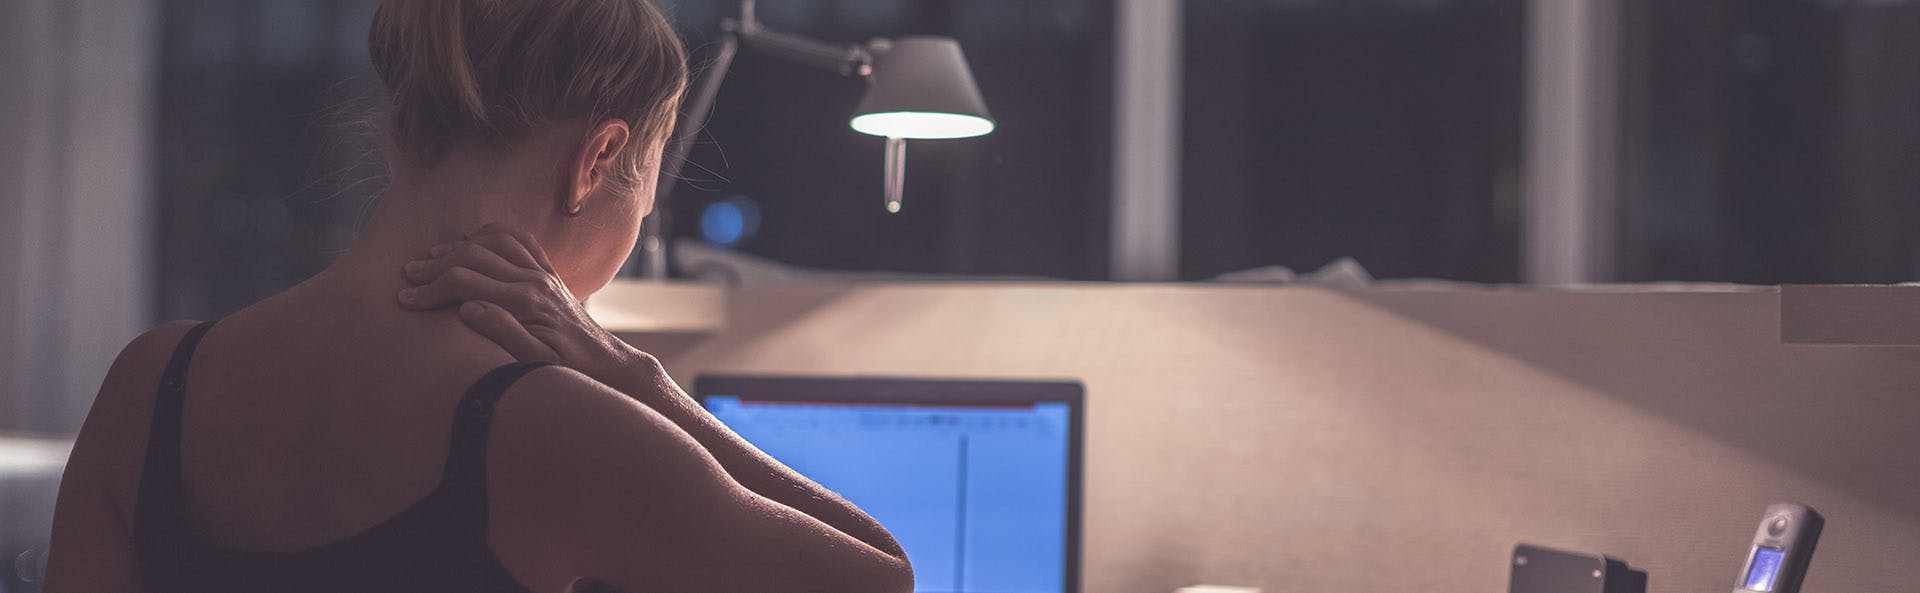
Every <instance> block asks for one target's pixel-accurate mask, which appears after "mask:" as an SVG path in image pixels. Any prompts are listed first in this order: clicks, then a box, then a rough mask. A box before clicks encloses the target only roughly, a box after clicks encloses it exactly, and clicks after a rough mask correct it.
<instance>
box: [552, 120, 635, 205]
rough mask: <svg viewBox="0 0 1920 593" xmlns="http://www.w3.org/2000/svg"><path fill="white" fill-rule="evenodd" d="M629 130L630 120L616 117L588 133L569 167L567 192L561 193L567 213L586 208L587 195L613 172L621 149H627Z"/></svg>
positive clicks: (602, 183) (598, 187)
mask: <svg viewBox="0 0 1920 593" xmlns="http://www.w3.org/2000/svg"><path fill="white" fill-rule="evenodd" d="M630 133H631V130H629V129H628V128H627V122H624V121H620V120H617V119H613V120H607V121H606V122H604V123H601V124H600V125H599V126H596V127H595V128H593V130H592V133H590V134H587V137H586V139H585V140H584V141H582V142H581V144H580V150H579V152H577V153H576V154H575V156H574V159H573V163H572V166H570V167H568V168H567V173H568V175H567V179H568V183H567V192H566V194H565V195H564V196H561V198H562V199H563V200H564V201H565V203H563V204H561V205H560V207H561V208H562V209H563V210H564V211H565V212H566V213H567V214H579V213H580V211H581V209H583V208H585V207H586V203H587V197H588V196H591V195H593V192H594V191H596V190H599V189H600V187H601V186H602V185H604V184H605V183H606V182H607V176H609V175H612V174H613V171H614V167H616V166H617V160H618V158H619V156H620V151H622V150H626V148H627V138H628V136H629V134H630Z"/></svg>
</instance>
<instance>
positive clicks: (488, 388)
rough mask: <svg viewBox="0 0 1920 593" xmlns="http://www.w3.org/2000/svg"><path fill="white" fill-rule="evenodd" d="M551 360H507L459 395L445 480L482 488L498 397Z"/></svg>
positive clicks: (484, 482) (547, 364)
mask: <svg viewBox="0 0 1920 593" xmlns="http://www.w3.org/2000/svg"><path fill="white" fill-rule="evenodd" d="M552 364H553V363H550V362H542V361H523V362H510V363H507V364H503V365H500V366H498V367H494V369H493V370H491V371H487V374H485V375H481V376H480V379H479V380H478V381H474V382H473V386H472V387H469V388H467V393H466V395H464V396H461V398H460V407H459V409H458V410H456V411H455V412H454V415H453V440H452V442H451V443H449V445H448V447H447V468H446V474H445V481H446V482H448V483H450V484H458V485H460V486H463V487H468V488H482V489H483V488H484V487H485V486H486V483H487V480H486V477H487V427H488V426H489V425H491V423H492V421H493V408H494V406H495V405H496V404H498V403H499V402H500V396H501V395H504V394H505V393H506V392H507V388H508V387H511V386H513V384H514V382H516V381H519V380H520V378H521V377H524V376H526V375H527V373H530V372H533V371H534V370H535V369H538V368H540V367H544V366H549V365H552Z"/></svg>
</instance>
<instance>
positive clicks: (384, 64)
mask: <svg viewBox="0 0 1920 593" xmlns="http://www.w3.org/2000/svg"><path fill="white" fill-rule="evenodd" d="M369 49H370V54H371V55H372V58H373V67H374V70H375V71H376V72H378V73H379V75H380V80H381V82H383V83H385V84H386V87H387V90H388V92H389V93H390V95H391V97H392V105H391V114H390V126H389V134H390V137H391V140H392V144H393V145H394V149H395V150H397V151H398V152H399V153H400V154H401V155H402V156H403V157H405V158H406V159H408V160H409V162H412V163H416V164H422V165H431V164H432V163H433V162H435V161H436V160H438V159H439V158H440V157H441V156H443V155H444V154H446V152H447V151H448V150H449V149H450V148H453V147H455V146H463V145H478V146H498V145H504V144H507V143H511V142H513V141H514V140H516V139H518V138H520V137H521V136H522V135H523V134H524V133H526V132H527V131H528V130H531V129H533V128H534V127H536V126H539V125H541V124H546V123H554V122H563V121H574V120H587V121H589V122H591V123H595V124H597V123H599V122H603V121H606V120H610V119H619V120H623V121H625V122H627V125H629V126H631V127H632V129H633V141H629V142H628V143H627V147H626V149H625V150H622V151H621V157H620V163H621V166H620V167H619V170H618V171H617V172H616V176H617V181H619V182H623V183H633V182H635V181H638V179H639V174H640V173H641V171H642V170H643V168H644V167H645V166H647V165H648V163H646V162H645V159H647V158H648V157H649V156H650V155H649V154H647V153H649V152H650V151H649V150H646V149H645V147H650V146H653V143H655V142H660V141H664V140H665V139H666V138H667V136H668V135H670V134H672V133H673V124H674V118H675V114H676V112H677V111H678V109H679V103H680V95H681V92H682V91H683V90H684V89H685V87H686V80H687V59H686V50H685V49H684V48H682V47H681V44H680V38H679V37H678V36H677V35H675V33H674V31H673V27H672V25H671V24H669V23H668V22H667V19H666V17H665V15H662V14H661V13H660V11H659V9H657V8H655V7H654V6H653V4H652V3H651V2H650V1H649V0H384V1H383V2H382V3H381V4H380V8H379V10H378V11H377V12H375V13H374V17H373V29H372V32H371V34H370V35H369Z"/></svg>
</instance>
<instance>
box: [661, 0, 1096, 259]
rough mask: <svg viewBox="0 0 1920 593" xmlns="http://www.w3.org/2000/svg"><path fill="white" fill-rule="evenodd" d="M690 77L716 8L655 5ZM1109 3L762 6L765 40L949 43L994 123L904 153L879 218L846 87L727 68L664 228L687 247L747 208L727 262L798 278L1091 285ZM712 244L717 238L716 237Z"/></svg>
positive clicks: (917, 1) (751, 63) (894, 0)
mask: <svg viewBox="0 0 1920 593" xmlns="http://www.w3.org/2000/svg"><path fill="white" fill-rule="evenodd" d="M667 4H668V5H669V8H670V11H671V12H672V14H673V16H674V19H675V20H676V22H677V24H678V26H679V27H680V28H681V31H682V34H683V36H684V37H685V38H686V39H687V40H688V43H689V47H692V48H694V49H695V53H694V56H695V60H696V64H698V63H700V60H701V59H704V58H709V57H710V56H711V53H712V52H711V49H712V46H711V43H710V42H711V41H712V40H713V39H714V38H715V37H716V36H717V33H718V32H719V30H720V19H722V18H724V17H732V16H734V15H735V14H736V13H737V6H738V2H735V1H730V0H679V1H678V2H670V3H667ZM1109 4H1110V3H1108V2H1103V1H1098V0H1038V1H1036V0H944V1H930V0H861V1H850V0H840V1H832V0H780V1H777V2H760V3H759V17H760V20H761V21H762V23H763V24H764V25H766V26H768V27H771V28H774V29H778V30H781V31H785V32H791V33H799V34H804V35H807V36H810V37H814V38H817V39H823V40H828V41H833V42H838V43H859V42H864V41H865V40H868V39H870V38H873V37H893V36H900V35H909V34H931V35H945V36H951V37H954V38H957V39H958V40H959V41H960V43H961V45H962V47H963V48H964V49H965V51H966V54H967V59H968V61H969V62H970V63H971V64H972V66H973V72H974V76H975V78H976V79H977V80H978V82H979V85H980V90H981V93H982V94H983V95H985V97H986V100H987V104H988V108H989V109H990V110H991V111H992V112H993V116H994V118H995V119H996V120H997V121H998V129H997V130H996V131H995V132H994V133H993V134H991V135H988V136H984V137H979V138H971V139H962V140H937V141H912V142H909V143H908V147H907V185H906V201H905V204H904V209H903V211H902V212H901V213H900V214H897V215H894V214H888V213H887V211H886V210H885V209H884V208H883V200H882V192H881V190H882V187H881V167H882V146H883V141H882V140H881V139H880V138H875V137H872V136H867V135H864V134H860V133H858V132H855V131H853V129H852V128H849V127H848V126H847V118H848V117H849V116H851V115H852V113H853V109H854V106H855V105H856V104H857V103H858V102H859V100H860V96H861V93H862V90H863V89H864V88H865V87H864V84H863V83H862V82H860V81H858V80H856V79H850V78H841V77H839V76H837V75H835V74H833V73H829V72H823V71H817V70H813V69H809V68H807V67H804V66H800V65H796V64H793V63H790V62H786V61H783V60H781V59H779V58H774V57H769V56H764V55H759V54H755V53H754V52H751V51H742V52H741V53H740V56H739V58H738V59H737V60H736V61H735V62H734V65H733V68H732V70H731V74H730V75H729V76H728V77H727V79H726V82H725V84H724V85H723V86H722V87H721V90H720V95H719V99H718V101H717V104H716V105H715V107H714V110H713V115H712V117H711V118H710V120H709V122H708V124H707V126H706V128H705V131H704V133H703V134H702V135H701V136H700V137H699V140H700V142H701V143H700V144H699V145H698V146H697V147H696V148H695V150H694V152H693V156H692V163H691V164H690V165H689V166H688V167H687V170H686V172H685V173H683V177H684V179H685V181H684V182H683V183H681V185H680V186H679V187H678V188H677V189H676V190H675V193H674V199H673V203H672V204H670V205H669V210H668V212H670V213H671V215H672V219H671V222H672V227H673V233H674V234H675V235H676V236H679V237H684V238H690V239H700V238H702V237H703V235H704V233H703V232H702V224H701V217H702V215H703V214H705V213H706V209H707V208H709V207H711V206H713V205H714V204H716V203H720V202H725V201H728V200H734V201H735V202H738V201H742V200H744V201H750V202H752V203H753V204H756V205H757V208H758V210H759V212H760V213H761V217H760V221H761V224H760V225H759V228H758V229H757V232H756V233H755V234H753V235H751V236H748V237H746V238H744V239H742V240H740V241H739V243H738V244H737V245H736V246H735V248H736V249H739V250H741V251H743V252H745V253H749V254H752V255H757V256H761V257H766V258H771V259H774V260H778V261H781V262H785V263H789V264H794V265H799V266H807V267H814V268H826V269H841V270H891V271H904V272H933V273H960V274H996V275H1034V276H1048V277H1062V278H1101V277H1104V276H1105V273H1106V270H1105V265H1106V264H1105V261H1106V255H1105V252H1106V237H1107V235H1106V228H1107V223H1106V219H1107V216H1106V202H1107V198H1106V195H1107V189H1106V188H1107V184H1108V182H1107V175H1108V171H1109V167H1108V161H1109V160H1110V153H1111V149H1110V148H1109V145H1108V142H1109V137H1110V134H1109V130H1110V128H1111V118H1112V116H1111V113H1110V111H1109V105H1110V101H1109V99H1108V97H1109V95H1110V88H1111V83H1110V80H1111V78H1110V77H1111V67H1110V63H1111V59H1110V57H1109V54H1110V53H1111V52H1110V49H1109V48H1110V45H1111V43H1112V41H1111V37H1110V36H1109V35H1110V31H1111V28H1112V27H1111V25H1110V23H1111V9H1110V8H1109V6H1108V5H1109ZM725 228H726V227H725V225H723V232H721V233H720V235H721V236H720V237H717V238H728V237H730V236H731V233H730V232H725V230H724V229H725Z"/></svg>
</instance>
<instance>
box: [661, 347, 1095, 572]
mask: <svg viewBox="0 0 1920 593" xmlns="http://www.w3.org/2000/svg"><path fill="white" fill-rule="evenodd" d="M694 395H695V396H696V397H698V398H699V399H700V402H701V404H702V405H703V406H705V407H706V409H707V410H708V411H709V412H711V413H713V415H714V416H715V417H717V418H719V419H720V421H721V422H722V423H725V424H726V425H727V427H729V428H731V429H733V431H734V432H736V433H739V434H740V436H741V437H742V438H745V439H746V440H747V441H748V442H750V443H753V445H754V446H755V447H758V448H760V450H761V451H765V452H766V453H767V454H768V455H771V456H773V458H774V459H777V460H779V461H780V462H781V463H784V464H786V465H787V466H788V467H791V468H793V469H794V470H795V471H798V472H800V473H801V474H804V475H806V476H807V477H808V478H810V479H812V480H814V481H815V482H819V483H820V484H821V485H822V486H825V487H827V488H828V489H829V490H832V491H834V492H836V493H839V494H840V495H841V496H843V497H845V498H846V499H847V500H848V501H851V502H852V503H853V504H855V505H858V506H859V507H860V508H861V510H864V511H866V512H867V514H869V515H872V516H873V518H874V519H875V520H877V521H879V522H880V524H881V525H883V526H885V527H886V528H887V530H888V531H889V532H891V533H892V534H893V537H894V539H896V540H898V541H899V542H900V546H901V547H902V548H904V549H905V550H906V552H907V559H908V560H910V561H911V562H912V563H913V569H914V581H915V586H914V589H915V591H916V592H917V593H1079V591H1080V570H1079V568H1080V515H1081V513H1080V505H1081V469H1082V446H1081V441H1082V435H1083V434H1084V427H1083V425H1082V418H1083V416H1084V406H1085V396H1084V389H1083V388H1082V387H1081V385H1080V383H1078V382H1037V381H982V380H926V379H897V378H824V377H740V376H706V377H699V378H697V379H696V380H695V382H694Z"/></svg>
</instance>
